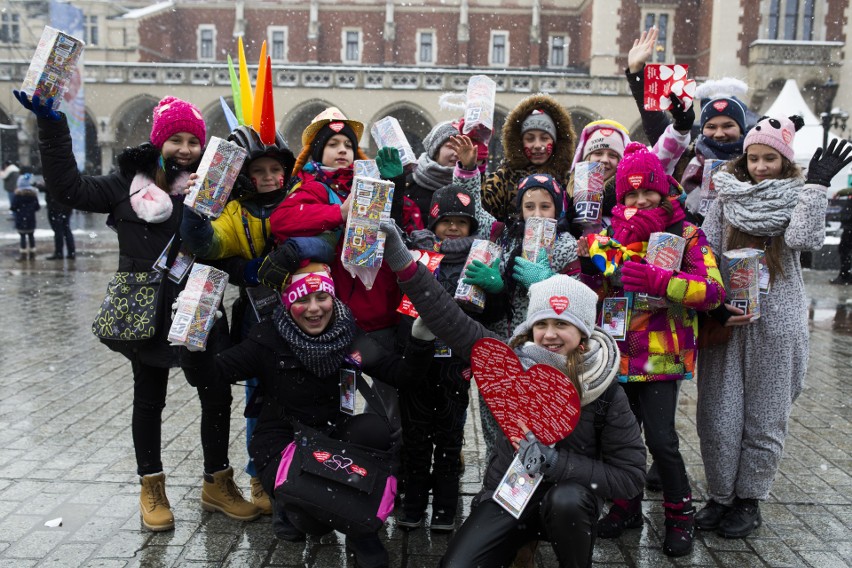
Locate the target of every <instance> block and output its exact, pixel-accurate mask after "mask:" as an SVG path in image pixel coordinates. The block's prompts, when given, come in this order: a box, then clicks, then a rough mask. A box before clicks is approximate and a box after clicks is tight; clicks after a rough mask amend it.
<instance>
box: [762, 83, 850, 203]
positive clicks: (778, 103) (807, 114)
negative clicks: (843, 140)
mask: <svg viewBox="0 0 852 568" xmlns="http://www.w3.org/2000/svg"><path fill="white" fill-rule="evenodd" d="M763 114H765V115H767V116H791V115H794V114H798V115H800V116H801V117H802V118H803V119H804V120H805V125H804V126H803V127H802V129H801V130H799V131H798V132H797V133H796V137H795V138H794V139H793V150H794V151H795V154H796V162H797V163H798V164H799V165H800V166H802V167H803V168H807V167H808V164H809V163H810V161H811V158H812V157H813V155H814V152H815V151H816V149H817V148H819V147H820V146H822V136H823V131H822V122H821V121H820V119H819V117H818V116H816V115H815V114H814V113H813V112H811V109H810V108H809V107H808V105H807V103H806V102H805V99H804V98H802V93H801V92H800V91H799V85H798V84H797V83H796V80H795V79H787V82H786V83H785V84H784V88H783V89H781V92H780V93H778V98H776V99H775V102H773V103H772V106H770V107H769V110H767V111H766V112H765V113H763ZM835 138H839V136H835V135H834V134H832V133H831V132H829V133H828V141H829V142H831V141H832V140H833V139H835ZM850 173H852V165H849V166H847V167H846V168H845V169H844V170H842V171H841V172H840V173H839V174H837V175H836V176H834V179H832V180H831V188H830V191H829V195H831V194H832V193H834V192H835V191H837V190H839V189H843V188H844V187H847V186H848V185H849V183H848V180H849V175H850Z"/></svg>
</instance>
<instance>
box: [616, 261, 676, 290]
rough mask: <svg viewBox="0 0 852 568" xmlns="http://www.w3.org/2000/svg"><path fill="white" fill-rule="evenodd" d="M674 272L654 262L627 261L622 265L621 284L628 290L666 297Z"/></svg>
mask: <svg viewBox="0 0 852 568" xmlns="http://www.w3.org/2000/svg"><path fill="white" fill-rule="evenodd" d="M672 274H673V272H672V271H671V270H666V269H665V268H660V267H659V266H654V265H652V264H645V263H644V262H625V263H624V265H623V266H622V267H621V285H622V286H623V287H624V289H625V290H627V291H628V292H642V293H644V294H650V295H651V296H662V297H665V296H666V288H668V286H669V280H671V278H672Z"/></svg>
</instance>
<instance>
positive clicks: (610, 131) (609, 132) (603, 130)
mask: <svg viewBox="0 0 852 568" xmlns="http://www.w3.org/2000/svg"><path fill="white" fill-rule="evenodd" d="M599 130H600V131H601V135H602V136H612V135H613V133H614V132H615V130H613V129H612V128H601V129H599Z"/></svg>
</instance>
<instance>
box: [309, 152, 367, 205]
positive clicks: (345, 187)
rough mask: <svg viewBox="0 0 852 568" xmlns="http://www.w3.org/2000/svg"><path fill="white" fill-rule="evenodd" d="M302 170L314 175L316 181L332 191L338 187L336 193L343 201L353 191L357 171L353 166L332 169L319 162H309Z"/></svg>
mask: <svg viewBox="0 0 852 568" xmlns="http://www.w3.org/2000/svg"><path fill="white" fill-rule="evenodd" d="M302 169H303V170H304V171H306V172H309V173H311V174H313V176H314V179H316V180H317V181H318V182H320V183H322V184H325V185H327V186H328V187H331V188H332V189H333V188H334V187H335V186H337V190H336V191H335V192H336V193H337V195H339V196H340V197H341V199H346V197H347V196H348V195H349V192H350V191H351V190H352V178H353V177H355V169H354V168H353V167H352V166H349V167H347V168H339V169H332V168H327V167H325V166H323V165H322V164H320V163H319V162H313V161H312V162H308V165H306V166H305V167H304V168H302Z"/></svg>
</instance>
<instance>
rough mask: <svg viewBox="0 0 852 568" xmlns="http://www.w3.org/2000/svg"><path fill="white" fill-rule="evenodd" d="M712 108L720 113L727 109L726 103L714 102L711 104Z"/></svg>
mask: <svg viewBox="0 0 852 568" xmlns="http://www.w3.org/2000/svg"><path fill="white" fill-rule="evenodd" d="M713 108H715V109H716V111H717V112H722V111H723V110H725V109H726V108H728V101H716V102H715V103H713Z"/></svg>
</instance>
